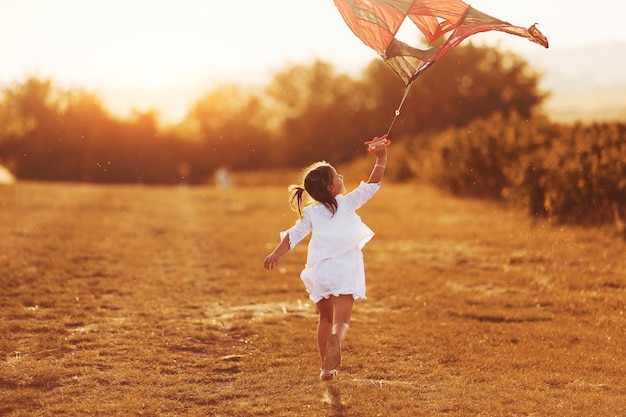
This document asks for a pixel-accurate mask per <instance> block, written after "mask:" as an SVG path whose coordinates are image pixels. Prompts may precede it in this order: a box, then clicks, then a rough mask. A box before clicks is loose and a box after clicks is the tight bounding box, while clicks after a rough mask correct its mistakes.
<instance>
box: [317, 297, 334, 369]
mask: <svg viewBox="0 0 626 417" xmlns="http://www.w3.org/2000/svg"><path fill="white" fill-rule="evenodd" d="M317 311H318V313H319V323H318V325H317V345H318V348H319V352H320V359H321V363H322V366H321V368H322V369H323V368H324V358H325V357H326V342H327V341H328V336H330V334H331V332H332V330H333V316H334V313H335V300H334V297H333V296H330V297H329V298H324V299H322V300H320V301H318V302H317Z"/></svg>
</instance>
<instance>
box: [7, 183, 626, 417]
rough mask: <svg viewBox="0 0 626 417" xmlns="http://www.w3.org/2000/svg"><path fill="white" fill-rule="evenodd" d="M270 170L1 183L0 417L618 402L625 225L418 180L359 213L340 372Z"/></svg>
mask: <svg viewBox="0 0 626 417" xmlns="http://www.w3.org/2000/svg"><path fill="white" fill-rule="evenodd" d="M294 180H295V178H286V179H285V180H284V184H285V185H284V186H280V187H278V186H276V187H274V186H272V187H257V188H253V187H241V188H233V189H216V188H212V187H189V188H185V187H181V188H177V187H144V186H102V185H101V186H95V185H72V184H42V183H17V184H15V185H13V186H0V224H1V226H0V284H1V286H0V334H1V335H2V337H1V338H0V415H2V416H53V415H54V416H68V417H69V416H72V417H74V416H89V415H93V416H139V415H142V416H262V415H266V416H366V417H367V416H624V415H626V369H625V368H626V361H625V359H624V358H626V351H625V350H626V336H625V331H626V317H625V316H624V311H625V310H626V256H624V254H625V250H626V243H625V242H624V241H623V240H621V239H618V238H616V237H614V236H612V235H611V234H610V232H605V231H602V230H585V229H576V228H565V227H559V226H554V225H549V224H546V223H533V222H532V221H531V220H529V219H528V218H527V217H526V216H525V214H523V213H518V212H514V211H509V210H505V209H503V208H501V207H498V206H497V205H495V204H492V203H487V202H482V201H475V200H459V199H455V198H452V197H449V196H446V195H443V194H441V193H439V192H438V191H436V190H434V189H432V188H430V187H428V186H424V185H390V184H384V185H383V188H382V189H381V191H380V192H379V193H378V195H376V196H375V197H374V199H373V200H372V201H371V202H370V203H368V205H366V206H365V207H364V208H363V209H362V210H361V211H360V215H361V217H362V218H363V219H364V221H365V222H366V223H367V224H368V225H369V226H370V227H371V228H372V229H373V230H374V231H375V232H376V236H375V238H374V239H373V240H372V242H370V244H368V246H367V247H366V250H365V257H366V270H367V276H368V297H369V298H368V299H367V300H359V301H357V302H356V304H355V311H354V316H353V322H352V325H351V329H350V333H349V334H348V339H347V341H346V343H345V346H344V348H345V349H344V351H345V353H344V361H343V363H342V365H341V367H340V369H339V372H340V373H339V378H338V380H336V381H333V382H331V383H323V382H320V381H319V380H318V373H319V370H318V358H317V351H316V341H315V328H316V324H317V321H316V314H315V308H314V306H313V305H311V304H310V302H309V301H308V300H307V295H306V294H305V292H304V290H303V286H302V284H301V283H300V280H299V277H298V274H299V271H300V270H301V268H302V265H303V263H304V261H305V251H306V246H305V245H304V244H301V245H300V246H298V247H297V248H296V249H295V250H294V251H293V252H292V253H289V254H287V255H286V256H285V257H284V258H283V262H282V263H281V265H280V268H279V269H278V270H275V271H271V272H268V271H265V270H263V268H262V261H263V258H264V257H265V255H266V254H267V253H268V251H269V250H270V249H271V248H272V247H273V246H274V245H275V244H276V243H277V240H278V232H279V231H280V230H283V229H285V228H287V227H288V226H290V225H291V224H292V223H293V222H294V221H295V215H294V213H293V212H291V211H290V210H289V208H288V205H287V197H288V196H287V193H286V185H287V184H288V183H289V182H291V181H294Z"/></svg>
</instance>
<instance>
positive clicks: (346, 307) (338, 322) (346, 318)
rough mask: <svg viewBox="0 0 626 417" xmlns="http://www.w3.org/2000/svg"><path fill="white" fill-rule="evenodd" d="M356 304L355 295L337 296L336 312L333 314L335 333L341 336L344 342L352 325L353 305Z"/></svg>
mask: <svg viewBox="0 0 626 417" xmlns="http://www.w3.org/2000/svg"><path fill="white" fill-rule="evenodd" d="M353 305H354V297H353V296H352V295H345V294H344V295H340V296H339V297H335V313H334V315H333V331H332V333H333V334H336V335H337V336H339V341H341V342H343V340H344V339H345V338H346V334H347V333H348V327H349V325H350V316H351V315H352V306H353Z"/></svg>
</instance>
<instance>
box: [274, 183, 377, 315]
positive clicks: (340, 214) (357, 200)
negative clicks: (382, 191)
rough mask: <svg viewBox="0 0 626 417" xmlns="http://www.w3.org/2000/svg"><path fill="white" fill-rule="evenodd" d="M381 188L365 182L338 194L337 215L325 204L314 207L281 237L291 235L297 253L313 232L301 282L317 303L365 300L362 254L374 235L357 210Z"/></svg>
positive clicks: (305, 212) (308, 207) (290, 239)
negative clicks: (346, 298)
mask: <svg viewBox="0 0 626 417" xmlns="http://www.w3.org/2000/svg"><path fill="white" fill-rule="evenodd" d="M379 188H380V184H379V183H375V184H368V183H366V182H361V184H360V185H359V186H358V187H357V188H355V189H354V190H353V191H351V192H350V193H348V194H346V195H342V194H338V195H337V196H335V198H336V200H337V212H336V213H335V214H334V215H333V214H332V213H331V212H330V210H328V209H327V208H326V206H324V205H323V204H321V203H315V204H311V205H310V206H307V207H305V208H304V210H303V211H302V218H300V219H299V220H298V221H297V222H296V224H295V225H294V226H293V227H291V228H290V229H288V230H285V231H283V232H281V233H280V238H281V240H282V239H283V238H284V237H285V235H287V234H288V235H289V249H293V247H294V246H296V245H297V244H298V242H300V241H301V240H302V239H303V238H304V237H305V236H307V235H308V234H309V232H312V235H311V240H310V242H309V247H308V255H307V262H306V265H305V267H304V270H303V271H302V273H301V274H300V278H301V279H302V281H303V282H304V285H305V287H306V290H307V292H308V293H309V298H310V299H311V300H312V301H313V302H314V303H317V302H318V301H320V300H321V299H322V298H328V297H329V296H331V295H335V296H336V295H340V294H351V295H352V296H353V297H354V298H365V266H364V264H363V252H362V251H361V250H362V249H363V247H364V246H365V244H366V243H367V242H369V241H370V239H371V238H372V237H373V236H374V232H373V231H372V230H371V229H370V228H369V227H367V226H366V225H365V224H364V223H363V221H362V220H361V218H360V217H359V215H358V214H356V210H357V209H358V208H359V207H361V206H362V205H363V204H365V203H366V202H367V201H368V200H369V199H370V198H371V197H372V196H373V195H374V194H375V193H376V191H378V189H379Z"/></svg>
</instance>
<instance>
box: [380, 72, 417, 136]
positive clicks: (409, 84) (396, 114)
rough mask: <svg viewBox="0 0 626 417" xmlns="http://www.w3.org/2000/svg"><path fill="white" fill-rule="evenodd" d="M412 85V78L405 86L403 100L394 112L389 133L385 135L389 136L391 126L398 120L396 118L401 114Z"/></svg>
mask: <svg viewBox="0 0 626 417" xmlns="http://www.w3.org/2000/svg"><path fill="white" fill-rule="evenodd" d="M412 85H413V80H411V81H410V82H409V83H408V84H407V86H406V87H405V88H404V95H403V96H402V100H400V105H399V106H398V108H397V109H396V111H395V112H394V115H393V119H392V120H391V124H390V125H389V129H387V133H386V134H385V136H389V132H391V128H392V127H393V124H394V123H395V122H396V119H397V118H398V116H400V110H401V109H402V106H403V105H404V100H406V97H407V96H408V95H409V90H410V89H411V86H412Z"/></svg>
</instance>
